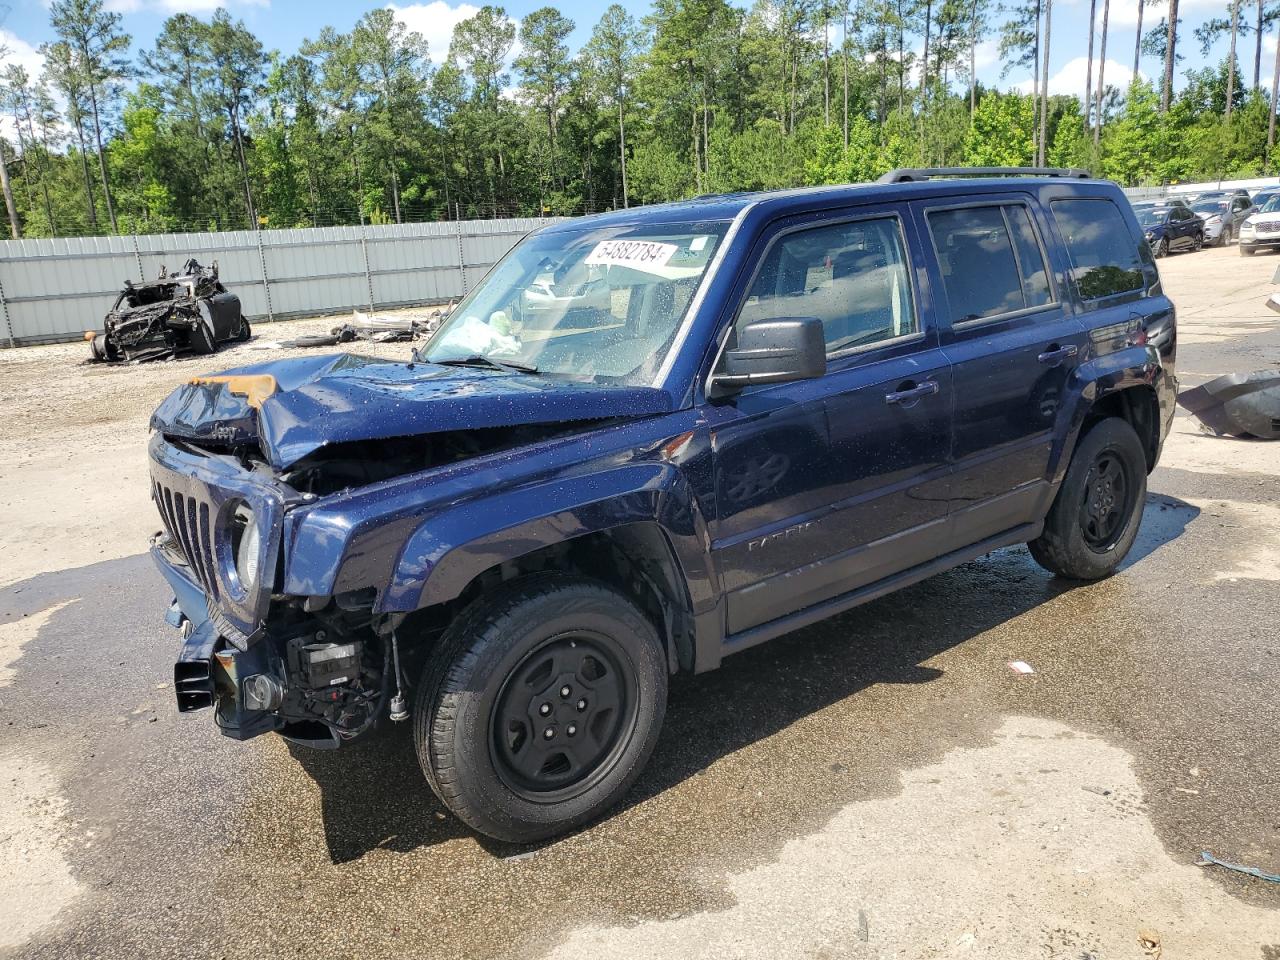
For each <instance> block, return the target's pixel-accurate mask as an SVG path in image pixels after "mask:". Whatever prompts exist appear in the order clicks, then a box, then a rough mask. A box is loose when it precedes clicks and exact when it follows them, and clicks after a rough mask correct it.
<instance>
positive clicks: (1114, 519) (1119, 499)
mask: <svg viewBox="0 0 1280 960" xmlns="http://www.w3.org/2000/svg"><path fill="white" fill-rule="evenodd" d="M1128 469H1129V468H1128V466H1127V465H1126V464H1125V462H1124V460H1123V459H1122V458H1121V456H1120V455H1119V454H1118V453H1117V452H1116V451H1114V450H1110V449H1105V450H1103V451H1102V452H1101V453H1099V454H1098V455H1097V456H1096V457H1095V458H1094V460H1093V464H1092V465H1091V466H1090V467H1089V473H1088V475H1087V476H1086V478H1085V481H1084V489H1083V491H1082V494H1081V503H1080V533H1081V535H1082V536H1083V537H1084V542H1085V543H1086V544H1088V546H1089V549H1090V550H1092V551H1094V552H1095V553H1106V552H1107V551H1108V550H1110V549H1112V548H1113V547H1114V546H1115V543H1116V537H1117V535H1118V534H1119V533H1120V531H1121V530H1122V529H1123V528H1124V523H1125V520H1126V519H1128V516H1129V513H1130V512H1131V511H1132V509H1133V504H1132V503H1131V502H1130V500H1131V499H1132V497H1131V494H1132V490H1133V483H1132V481H1131V480H1130V479H1129V477H1128V472H1127V471H1128Z"/></svg>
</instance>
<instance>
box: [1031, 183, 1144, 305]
mask: <svg viewBox="0 0 1280 960" xmlns="http://www.w3.org/2000/svg"><path fill="white" fill-rule="evenodd" d="M1050 208H1051V209H1052V210H1053V219H1054V220H1055V221H1056V222H1057V224H1058V230H1059V231H1061V233H1062V236H1063V239H1064V240H1066V243H1067V252H1068V254H1070V256H1071V274H1072V276H1074V277H1075V281H1076V287H1077V288H1078V289H1079V290H1080V296H1081V298H1083V299H1085V300H1098V299H1101V298H1103V297H1114V296H1116V295H1118V294H1121V293H1131V292H1133V291H1135V290H1141V289H1142V288H1143V286H1144V280H1143V275H1142V258H1141V255H1140V254H1139V251H1138V245H1137V244H1136V243H1135V242H1134V240H1133V236H1132V235H1131V234H1130V233H1129V225H1128V224H1127V223H1125V220H1124V217H1123V216H1122V215H1121V213H1120V211H1119V209H1117V207H1116V205H1115V204H1114V203H1112V202H1111V201H1110V200H1054V201H1053V203H1052V204H1050Z"/></svg>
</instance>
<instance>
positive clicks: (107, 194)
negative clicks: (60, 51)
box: [86, 58, 120, 233]
mask: <svg viewBox="0 0 1280 960" xmlns="http://www.w3.org/2000/svg"><path fill="white" fill-rule="evenodd" d="M86 59H87V58H86ZM89 104H90V106H92V107H93V137H94V139H95V140H96V141H97V143H98V172H99V173H100V174H101V175H102V198H103V199H104V200H105V201H106V202H107V219H108V220H110V221H111V232H112V233H119V232H120V231H119V230H118V229H117V227H116V211H115V206H114V205H113V204H112V202H111V184H110V183H109V182H108V181H107V158H106V156H105V155H104V154H103V152H102V124H101V123H99V122H98V85H97V84H96V83H90V84H89Z"/></svg>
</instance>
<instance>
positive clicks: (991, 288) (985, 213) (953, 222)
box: [928, 204, 1052, 323]
mask: <svg viewBox="0 0 1280 960" xmlns="http://www.w3.org/2000/svg"><path fill="white" fill-rule="evenodd" d="M928 217H929V230H930V232H931V233H932V234H933V245H934V249H935V250H936V251H937V254H938V263H939V265H940V267H941V268H942V281H943V284H944V285H945V286H946V288H947V302H948V303H949V304H950V307H951V322H952V323H964V322H966V321H969V320H981V319H984V318H986V317H994V316H998V315H1000V314H1004V313H1012V312H1014V311H1017V310H1025V309H1028V308H1030V307H1040V306H1044V305H1045V304H1047V303H1049V302H1050V300H1051V299H1052V297H1051V295H1050V292H1049V272H1048V270H1047V269H1046V268H1045V263H1044V255H1043V254H1042V253H1041V251H1040V244H1039V241H1038V240H1037V239H1036V233H1035V229H1034V228H1033V227H1032V225H1031V217H1030V215H1029V214H1028V213H1027V208H1026V207H1024V206H1022V205H1021V204H1002V205H999V206H990V207H963V208H960V209H957V210H932V211H930V212H929V214H928Z"/></svg>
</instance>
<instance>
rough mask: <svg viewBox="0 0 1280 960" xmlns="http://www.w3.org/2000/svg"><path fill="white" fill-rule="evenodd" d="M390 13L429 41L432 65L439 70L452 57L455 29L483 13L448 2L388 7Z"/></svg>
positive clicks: (439, 1) (464, 5)
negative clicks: (450, 49) (463, 22)
mask: <svg viewBox="0 0 1280 960" xmlns="http://www.w3.org/2000/svg"><path fill="white" fill-rule="evenodd" d="M387 9H388V10H390V11H391V12H392V13H394V14H395V15H396V19H397V20H399V21H400V22H401V23H403V24H404V25H405V26H406V27H408V28H409V29H410V30H416V31H417V32H418V33H420V34H422V38H423V39H424V40H426V41H427V48H428V49H429V50H430V51H431V62H432V63H433V64H435V65H436V66H439V65H440V64H442V63H444V62H445V60H447V59H448V57H449V42H450V41H451V40H452V39H453V28H454V27H456V26H457V25H458V24H459V23H461V22H462V21H463V20H467V19H470V18H471V17H474V16H475V15H476V14H477V13H479V12H480V8H479V7H476V6H472V5H471V4H469V3H460V4H458V5H457V6H456V7H452V6H450V5H449V4H448V3H447V2H446V0H432V2H431V3H411V4H408V5H407V6H403V7H401V6H398V5H396V4H394V3H389V4H387Z"/></svg>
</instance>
